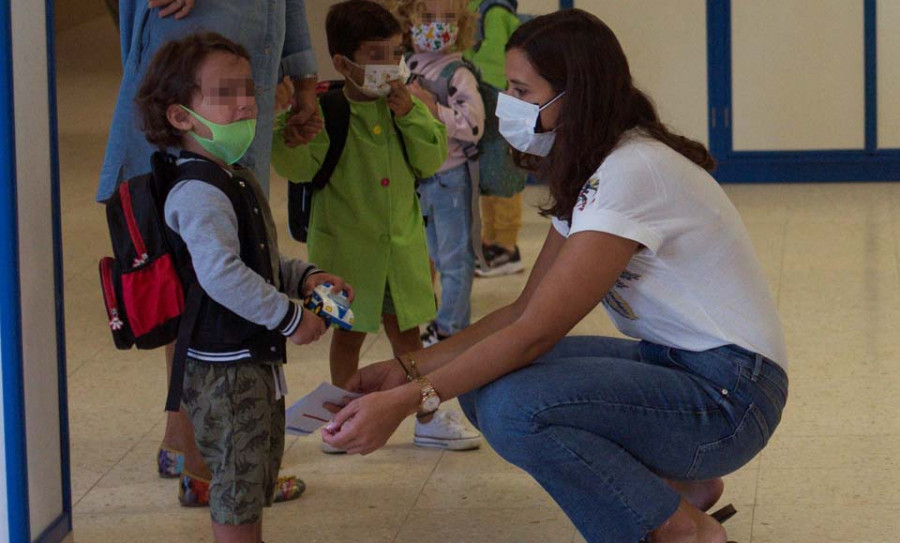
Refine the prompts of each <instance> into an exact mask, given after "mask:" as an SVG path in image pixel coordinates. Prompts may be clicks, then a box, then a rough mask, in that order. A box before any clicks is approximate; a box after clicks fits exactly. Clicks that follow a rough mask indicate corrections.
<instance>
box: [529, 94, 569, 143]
mask: <svg viewBox="0 0 900 543" xmlns="http://www.w3.org/2000/svg"><path fill="white" fill-rule="evenodd" d="M565 94H566V91H562V92H561V93H559V94H557V95H556V97H555V98H553V99H552V100H550V101H549V102H547V103H546V104H544V105H542V106H540V107H538V116H537V121H535V123H534V132H535V133H536V134H540V133H543V132H544V131H545V130H544V126H543V125H542V124H541V112H542V111H544V109H546V108H548V107H550V106H552V105H553V104H554V102H556V101H557V100H559V99H560V98H562V97H563V96H565Z"/></svg>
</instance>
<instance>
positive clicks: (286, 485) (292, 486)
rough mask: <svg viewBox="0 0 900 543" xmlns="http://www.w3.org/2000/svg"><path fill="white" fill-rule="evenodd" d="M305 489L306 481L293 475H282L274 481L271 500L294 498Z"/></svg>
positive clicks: (281, 500) (277, 501)
mask: <svg viewBox="0 0 900 543" xmlns="http://www.w3.org/2000/svg"><path fill="white" fill-rule="evenodd" d="M305 490H306V483H304V482H303V481H302V480H301V479H300V478H299V477H297V476H295V475H282V476H280V477H278V481H277V482H276V483H275V494H274V496H273V498H272V501H273V502H275V503H281V502H289V501H291V500H296V499H297V498H299V497H300V495H301V494H303V492H304V491H305Z"/></svg>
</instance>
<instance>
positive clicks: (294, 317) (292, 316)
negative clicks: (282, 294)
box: [278, 302, 303, 337]
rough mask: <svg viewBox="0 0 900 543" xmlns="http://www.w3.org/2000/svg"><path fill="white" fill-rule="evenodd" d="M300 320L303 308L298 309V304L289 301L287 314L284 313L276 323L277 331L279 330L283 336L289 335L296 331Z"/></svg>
mask: <svg viewBox="0 0 900 543" xmlns="http://www.w3.org/2000/svg"><path fill="white" fill-rule="evenodd" d="M301 320H303V310H301V309H300V306H299V305H297V304H295V303H294V302H291V303H290V306H288V312H287V315H285V316H284V318H283V319H281V322H280V323H279V324H278V331H279V332H281V334H282V335H283V336H285V337H290V336H291V335H293V334H294V332H296V331H297V327H298V326H300V321H301Z"/></svg>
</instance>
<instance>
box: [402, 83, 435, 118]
mask: <svg viewBox="0 0 900 543" xmlns="http://www.w3.org/2000/svg"><path fill="white" fill-rule="evenodd" d="M406 87H407V88H408V89H409V93H410V94H412V95H413V96H415V97H416V98H418V99H419V100H421V101H422V102H423V103H424V104H425V106H426V107H428V111H430V112H431V114H432V115H434V116H435V117H437V116H438V107H437V97H436V96H435V95H434V94H433V93H431V92H429V91H428V90H427V89H425V88H424V87H423V86H422V85H420V84H419V80H418V79H417V80H415V81H413V82H412V83H410V84H409V85H407V86H406Z"/></svg>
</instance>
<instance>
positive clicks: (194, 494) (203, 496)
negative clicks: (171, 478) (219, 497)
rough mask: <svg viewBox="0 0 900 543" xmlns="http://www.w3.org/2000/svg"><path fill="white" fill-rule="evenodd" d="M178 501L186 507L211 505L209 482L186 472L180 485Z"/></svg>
mask: <svg viewBox="0 0 900 543" xmlns="http://www.w3.org/2000/svg"><path fill="white" fill-rule="evenodd" d="M178 501H179V502H181V505H183V506H185V507H206V506H208V505H209V481H208V480H206V479H201V478H199V477H197V476H196V475H192V474H191V473H190V472H188V471H184V472H183V474H182V476H181V484H179V485H178Z"/></svg>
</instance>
